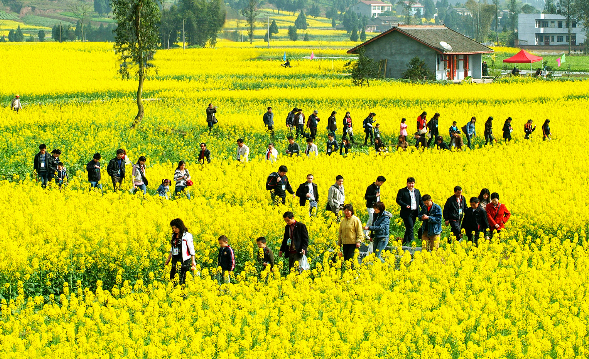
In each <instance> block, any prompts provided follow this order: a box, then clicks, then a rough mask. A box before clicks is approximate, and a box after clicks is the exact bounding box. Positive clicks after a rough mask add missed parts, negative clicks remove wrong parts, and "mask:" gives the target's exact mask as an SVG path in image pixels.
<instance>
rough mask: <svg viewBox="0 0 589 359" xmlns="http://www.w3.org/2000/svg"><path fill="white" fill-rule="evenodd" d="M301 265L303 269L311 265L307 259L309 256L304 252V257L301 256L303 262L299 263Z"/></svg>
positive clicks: (309, 267)
mask: <svg viewBox="0 0 589 359" xmlns="http://www.w3.org/2000/svg"><path fill="white" fill-rule="evenodd" d="M299 267H300V268H301V270H309V269H311V266H310V265H309V261H308V260H307V256H306V255H304V254H303V258H301V262H300V263H299Z"/></svg>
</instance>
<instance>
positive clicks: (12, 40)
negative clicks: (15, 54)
mask: <svg viewBox="0 0 589 359" xmlns="http://www.w3.org/2000/svg"><path fill="white" fill-rule="evenodd" d="M8 41H10V42H14V41H15V40H14V30H10V31H8Z"/></svg>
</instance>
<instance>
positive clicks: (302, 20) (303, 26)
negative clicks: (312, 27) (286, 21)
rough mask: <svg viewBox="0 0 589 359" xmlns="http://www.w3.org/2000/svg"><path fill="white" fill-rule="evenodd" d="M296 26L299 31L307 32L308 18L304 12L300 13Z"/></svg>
mask: <svg viewBox="0 0 589 359" xmlns="http://www.w3.org/2000/svg"><path fill="white" fill-rule="evenodd" d="M295 26H296V28H297V29H299V30H307V17H306V16H305V13H304V12H303V10H301V12H300V13H299V16H298V17H297V19H296V20H295Z"/></svg>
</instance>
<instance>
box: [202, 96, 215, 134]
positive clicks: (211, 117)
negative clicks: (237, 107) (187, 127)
mask: <svg viewBox="0 0 589 359" xmlns="http://www.w3.org/2000/svg"><path fill="white" fill-rule="evenodd" d="M205 112H206V113H207V125H208V126H209V133H211V131H213V126H214V125H215V124H216V123H217V116H216V113H217V106H213V104H212V103H210V104H209V107H207V109H206V110H205Z"/></svg>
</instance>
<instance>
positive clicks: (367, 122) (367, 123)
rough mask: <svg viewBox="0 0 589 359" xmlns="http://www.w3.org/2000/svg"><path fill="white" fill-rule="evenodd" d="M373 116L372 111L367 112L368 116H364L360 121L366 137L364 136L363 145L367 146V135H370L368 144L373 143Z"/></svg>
mask: <svg viewBox="0 0 589 359" xmlns="http://www.w3.org/2000/svg"><path fill="white" fill-rule="evenodd" d="M374 116H376V114H375V113H374V112H371V113H369V114H368V117H366V118H365V119H364V122H363V123H362V125H363V127H364V132H365V133H366V137H364V146H367V144H368V137H370V144H371V145H372V144H374V132H373V127H372V123H373V122H374V120H373V119H374Z"/></svg>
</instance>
